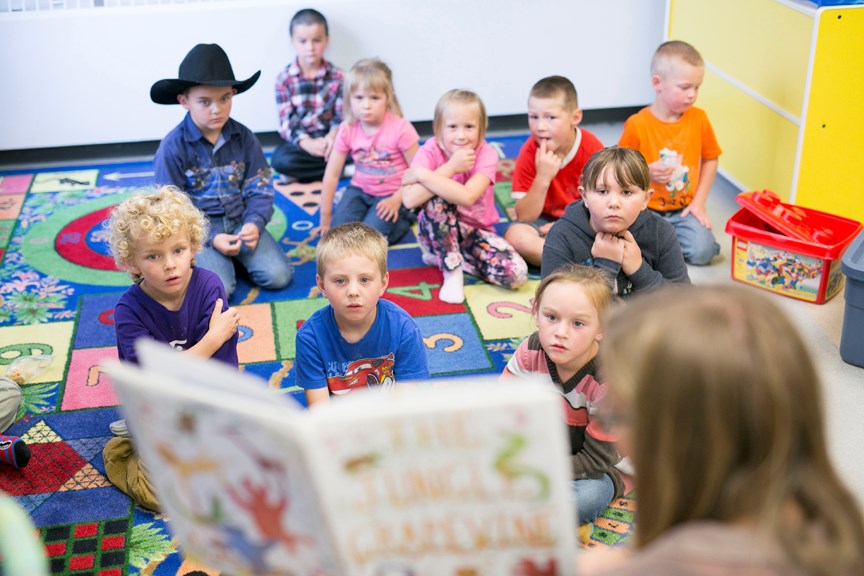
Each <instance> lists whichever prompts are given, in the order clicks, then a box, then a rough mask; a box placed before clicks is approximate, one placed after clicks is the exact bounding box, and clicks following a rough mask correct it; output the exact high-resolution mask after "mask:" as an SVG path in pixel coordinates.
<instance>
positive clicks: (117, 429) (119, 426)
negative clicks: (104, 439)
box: [108, 420, 129, 438]
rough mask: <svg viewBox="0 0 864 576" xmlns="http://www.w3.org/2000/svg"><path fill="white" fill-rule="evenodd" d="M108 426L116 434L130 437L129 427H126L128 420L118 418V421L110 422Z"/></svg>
mask: <svg viewBox="0 0 864 576" xmlns="http://www.w3.org/2000/svg"><path fill="white" fill-rule="evenodd" d="M108 428H110V429H111V433H112V434H114V436H120V437H121V438H128V437H129V429H128V428H127V427H126V420H117V421H116V422H112V423H111V424H109V426H108Z"/></svg>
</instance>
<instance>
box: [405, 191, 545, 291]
mask: <svg viewBox="0 0 864 576" xmlns="http://www.w3.org/2000/svg"><path fill="white" fill-rule="evenodd" d="M417 223H418V227H419V230H418V240H419V241H420V244H421V245H422V246H423V248H425V249H426V251H427V252H429V253H430V254H433V255H434V256H435V257H437V258H438V263H439V266H440V267H441V268H442V269H443V270H456V269H457V268H459V267H460V266H461V267H462V269H463V270H464V271H465V272H467V273H468V274H472V275H474V276H478V277H480V278H482V279H483V280H485V281H487V282H489V283H491V284H495V285H497V286H503V287H504V288H518V287H519V286H521V285H522V284H524V283H525V281H526V280H527V279H528V265H527V264H526V263H525V260H523V259H522V257H521V256H520V255H519V254H518V253H517V252H516V249H515V248H513V247H512V246H511V245H510V244H509V243H508V242H507V241H506V240H504V238H502V237H501V236H498V235H497V234H495V232H492V231H489V230H483V229H480V228H474V227H473V226H469V225H467V224H464V223H462V222H460V221H459V218H458V213H457V211H456V205H455V204H451V203H449V202H447V201H446V200H443V199H441V198H440V197H439V196H434V197H433V198H432V199H431V200H429V201H428V202H427V203H426V204H425V205H424V206H423V209H422V210H421V211H420V214H419V215H418V220H417Z"/></svg>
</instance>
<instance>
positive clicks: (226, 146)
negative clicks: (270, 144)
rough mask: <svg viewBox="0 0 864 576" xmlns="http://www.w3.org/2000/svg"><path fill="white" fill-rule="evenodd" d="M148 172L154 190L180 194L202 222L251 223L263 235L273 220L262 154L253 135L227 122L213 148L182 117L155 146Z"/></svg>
mask: <svg viewBox="0 0 864 576" xmlns="http://www.w3.org/2000/svg"><path fill="white" fill-rule="evenodd" d="M153 169H154V172H155V180H156V183H157V184H173V185H175V186H177V187H178V188H180V189H181V190H183V191H185V192H186V193H187V194H188V195H189V198H191V199H192V203H193V204H194V205H195V207H196V208H198V209H199V210H201V211H202V212H203V213H204V214H206V215H207V216H208V217H210V216H216V217H218V216H226V217H228V218H232V219H234V220H241V221H242V222H243V223H244V224H246V223H249V222H251V223H253V224H255V225H256V226H257V227H258V230H261V231H263V230H264V227H265V226H266V225H267V222H269V221H270V218H271V217H272V216H273V194H274V190H273V186H272V184H270V166H268V165H267V160H266V159H265V158H264V151H263V150H262V149H261V144H260V143H259V142H258V139H257V138H256V137H255V134H253V133H252V131H251V130H249V129H248V128H247V127H245V126H244V125H242V124H240V123H239V122H237V121H235V120H234V119H232V118H229V119H228V122H227V123H226V124H225V126H223V127H222V134H220V135H219V140H218V141H217V142H216V145H215V146H214V145H213V144H211V143H210V141H209V140H207V139H206V138H205V137H204V135H203V134H201V131H200V130H199V129H198V127H197V126H195V123H194V122H193V121H192V117H191V116H190V115H189V113H188V112H187V113H186V117H185V118H183V121H182V122H180V124H178V125H177V126H176V127H175V128H174V129H173V130H172V131H171V132H169V133H168V135H167V136H165V138H163V139H162V142H161V143H160V144H159V149H158V150H156V155H155V156H154V158H153Z"/></svg>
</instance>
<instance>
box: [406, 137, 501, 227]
mask: <svg viewBox="0 0 864 576" xmlns="http://www.w3.org/2000/svg"><path fill="white" fill-rule="evenodd" d="M447 160H448V158H447V155H446V154H445V153H444V150H442V149H441V146H439V145H438V141H437V140H436V139H435V138H430V139H429V140H427V141H426V142H425V143H424V144H423V146H421V147H420V149H419V150H418V151H417V155H416V156H414V161H413V162H411V165H412V166H422V167H423V168H428V169H429V170H435V169H436V168H438V167H439V166H442V165H443V164H446V163H447ZM497 170H498V152H496V151H495V149H494V148H492V146H490V145H489V143H488V142H486V141H485V140H484V141H483V142H482V143H481V144H480V146H479V147H478V148H477V159H476V160H474V166H472V167H471V169H470V170H469V171H468V172H463V173H461V174H454V175H453V177H452V178H451V180H453V181H454V182H458V183H459V184H463V185H464V184H465V183H466V182H468V180H470V179H471V177H472V176H474V174H482V175H483V176H486V177H487V178H489V186H488V187H487V188H486V191H485V192H483V194H482V195H481V196H480V198H478V199H477V202H475V203H474V204H473V205H471V206H459V207H458V208H457V209H456V211H457V213H458V214H459V220H460V221H461V222H462V223H464V224H467V225H469V226H473V227H474V228H481V229H483V230H492V226H493V225H494V224H497V223H498V220H499V216H498V210H497V208H495V191H494V188H493V185H494V184H495V176H496V174H497Z"/></svg>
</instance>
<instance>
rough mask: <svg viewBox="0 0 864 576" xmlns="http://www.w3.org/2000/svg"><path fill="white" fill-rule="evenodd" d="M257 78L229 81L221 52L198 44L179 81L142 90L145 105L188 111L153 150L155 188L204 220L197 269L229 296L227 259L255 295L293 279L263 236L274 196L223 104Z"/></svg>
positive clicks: (256, 147)
mask: <svg viewBox="0 0 864 576" xmlns="http://www.w3.org/2000/svg"><path fill="white" fill-rule="evenodd" d="M260 75H261V71H260V70H259V71H258V72H256V73H255V74H253V75H252V76H250V77H249V78H248V79H246V80H243V81H242V82H241V81H237V80H236V79H235V78H234V71H233V69H232V68H231V62H229V60H228V56H227V55H226V54H225V51H224V50H222V48H221V47H219V46H218V45H216V44H198V45H197V46H195V47H194V48H193V49H192V50H191V51H190V52H189V54H187V55H186V58H184V59H183V62H182V63H181V64H180V71H179V78H176V79H166V80H159V81H158V82H156V83H155V84H153V86H152V87H151V88H150V99H151V100H153V102H156V103H157V104H178V103H179V104H180V105H182V106H183V108H185V109H186V110H187V111H188V112H187V114H186V117H185V118H184V119H183V121H182V122H180V124H178V125H177V127H176V128H174V129H173V130H172V131H171V132H169V133H168V135H167V136H166V137H165V138H164V139H163V140H162V143H161V144H160V145H159V149H158V150H157V151H156V156H155V158H154V159H153V164H154V170H155V174H156V182H157V183H158V184H173V185H175V186H177V187H178V188H180V189H181V190H183V191H185V192H186V193H187V194H188V195H189V197H190V198H192V202H193V203H194V204H195V206H196V207H197V208H198V209H199V210H201V211H202V212H204V214H206V215H207V217H208V219H209V220H210V228H211V231H210V238H209V239H208V241H207V242H206V243H205V246H204V249H203V250H202V251H201V252H200V253H199V254H198V255H197V261H198V265H199V266H201V267H202V268H205V269H207V270H210V271H212V272H215V273H216V274H217V275H218V276H219V278H220V279H221V280H222V283H223V284H224V285H225V291H226V292H227V294H228V296H229V297H230V296H231V295H232V294H233V293H234V288H235V287H236V284H237V281H236V276H235V273H234V261H235V260H236V261H237V262H239V263H240V264H241V265H242V266H243V267H244V268H246V270H247V271H248V272H249V276H250V277H251V279H252V282H254V283H255V284H257V285H258V286H260V287H262V288H266V289H271V290H278V289H280V288H284V287H285V286H287V285H288V284H289V283H290V282H291V279H292V278H293V276H294V269H293V267H292V266H291V262H290V261H289V260H288V257H287V256H286V255H285V253H284V252H283V251H282V249H281V248H280V246H279V244H278V242H277V241H276V240H275V239H274V238H273V237H272V236H271V235H270V233H269V232H267V230H266V229H265V226H266V225H267V222H269V221H270V218H271V217H272V216H273V194H274V191H273V185H272V184H271V182H270V167H269V166H268V165H267V161H266V159H265V158H264V152H263V150H262V149H261V144H260V143H259V142H258V139H257V138H256V137H255V135H254V134H253V133H252V131H250V130H249V129H248V128H246V127H245V126H243V125H242V124H240V123H239V122H236V121H235V120H233V119H231V118H230V115H231V99H232V98H233V97H234V95H235V94H240V93H242V92H245V91H246V90H248V89H249V88H251V87H252V85H253V84H255V82H256V81H257V80H258V77H259V76H260Z"/></svg>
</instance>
